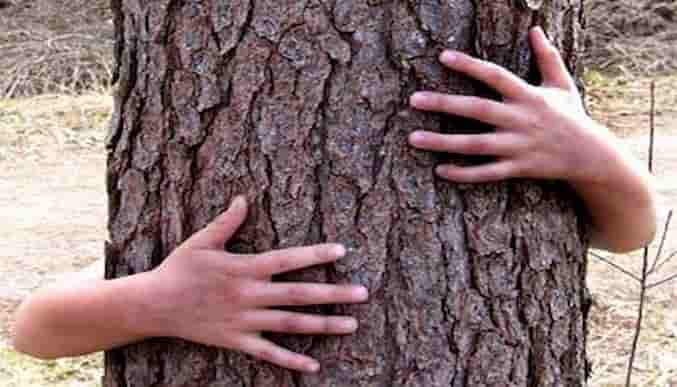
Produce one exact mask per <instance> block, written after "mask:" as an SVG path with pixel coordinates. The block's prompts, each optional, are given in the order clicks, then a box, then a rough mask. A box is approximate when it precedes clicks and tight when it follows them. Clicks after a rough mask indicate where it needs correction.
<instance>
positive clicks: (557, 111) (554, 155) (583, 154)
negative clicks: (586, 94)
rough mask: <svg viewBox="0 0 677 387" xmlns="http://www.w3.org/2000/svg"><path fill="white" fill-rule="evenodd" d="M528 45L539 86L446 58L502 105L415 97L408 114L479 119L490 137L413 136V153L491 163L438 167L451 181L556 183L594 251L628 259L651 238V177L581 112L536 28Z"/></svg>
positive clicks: (570, 83) (455, 56) (471, 61)
mask: <svg viewBox="0 0 677 387" xmlns="http://www.w3.org/2000/svg"><path fill="white" fill-rule="evenodd" d="M530 38H531V44H532V47H533V50H534V53H535V56H536V59H537V61H538V66H539V69H540V71H541V74H542V78H543V83H542V85H540V86H532V85H529V84H528V83H526V82H525V81H523V80H522V79H520V78H519V77H517V76H516V75H514V74H512V73H511V72H509V71H508V70H506V69H504V68H502V67H499V66H497V65H495V64H492V63H489V62H485V61H481V60H479V59H476V58H472V57H470V56H467V55H465V54H462V53H459V52H452V51H445V52H444V53H442V55H441V56H440V61H441V62H442V63H443V64H444V65H446V66H447V67H448V68H450V69H451V70H454V71H458V72H461V73H463V74H465V75H467V76H469V77H472V78H475V79H477V80H479V81H482V82H484V83H486V84H487V85H489V86H490V87H492V88H494V89H495V90H496V91H498V92H499V93H501V94H502V95H503V101H493V100H489V99H483V98H478V97H470V96H459V95H447V94H441V93H433V92H419V93H415V94H414V95H412V97H411V104H412V106H413V107H415V108H418V109H421V110H426V111H434V112H441V113H447V114H453V115H456V116H462V117H466V118H472V119H475V120H479V121H482V122H485V123H488V124H491V125H493V126H495V127H496V131H495V132H494V133H487V134H474V135H449V134H440V133H433V132H428V131H417V132H414V133H412V134H411V136H410V139H409V140H410V143H411V145H412V146H414V147H416V148H420V149H424V150H430V151H436V152H448V153H456V154H467V155H490V156H496V161H494V162H490V163H488V164H484V165H481V166H472V167H459V166H456V165H451V164H448V165H440V166H438V167H437V169H436V173H437V174H438V175H439V176H440V177H442V178H444V179H448V180H451V181H456V182H463V183H480V182H489V181H498V180H505V179H510V178H533V179H554V180H557V179H561V180H564V181H566V182H568V183H569V184H570V185H571V186H572V187H573V188H574V190H575V191H576V192H577V194H578V195H579V196H580V197H581V198H582V199H583V202H584V203H585V206H586V207H587V209H588V211H589V213H590V215H591V218H592V223H593V235H592V244H593V246H594V247H597V248H601V249H605V250H609V251H612V252H627V251H630V250H634V249H637V248H640V247H643V246H645V245H646V244H648V243H650V242H651V241H652V240H653V238H654V235H655V232H656V205H655V191H654V187H653V186H654V184H653V181H652V180H653V178H652V176H651V175H650V174H649V172H648V170H647V169H646V168H645V167H643V166H642V165H641V164H640V163H639V162H638V161H637V160H636V159H634V158H633V157H632V156H631V155H630V153H629V152H627V151H624V150H623V149H622V146H621V145H620V142H619V141H618V139H617V138H616V137H615V136H614V135H613V134H612V133H611V132H610V131H609V130H607V129H606V128H604V127H602V126H601V125H599V124H597V123H596V122H594V121H593V120H592V119H591V118H590V117H589V116H588V115H587V114H586V112H585V109H584V108H583V103H582V99H581V96H580V94H579V92H578V89H577V88H576V85H575V83H574V80H573V79H572V78H571V76H570V75H569V72H568V71H567V68H566V65H565V64H564V62H563V60H562V58H561V57H560V55H559V52H558V51H557V49H556V48H555V47H554V46H553V45H552V44H551V43H550V42H549V40H548V39H547V38H546V36H545V34H544V33H543V30H542V29H540V28H538V27H536V28H534V29H533V30H532V31H531V32H530Z"/></svg>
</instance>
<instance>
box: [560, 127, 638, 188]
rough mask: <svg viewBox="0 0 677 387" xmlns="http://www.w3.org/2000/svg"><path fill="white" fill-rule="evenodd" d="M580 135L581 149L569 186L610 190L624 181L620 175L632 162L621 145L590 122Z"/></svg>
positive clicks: (576, 157) (574, 163)
mask: <svg viewBox="0 0 677 387" xmlns="http://www.w3.org/2000/svg"><path fill="white" fill-rule="evenodd" d="M585 127H586V128H587V129H586V130H585V131H583V133H582V134H581V136H580V137H581V138H580V142H581V146H580V147H578V148H577V152H574V154H573V155H572V156H573V158H574V160H573V161H572V162H571V167H570V168H569V170H570V171H571V174H570V176H569V178H568V181H569V183H570V184H571V185H572V186H574V188H584V187H587V188H592V189H594V187H598V188H603V187H609V186H612V185H614V184H617V183H619V182H622V181H623V177H622V176H621V175H623V174H626V173H627V171H628V168H633V167H634V166H633V165H632V164H633V162H632V160H631V157H629V154H625V152H626V150H625V147H624V145H623V144H622V143H621V141H620V140H619V139H618V138H617V137H616V136H615V135H614V134H613V133H612V132H611V131H609V130H608V129H607V128H606V127H604V126H602V125H600V124H598V123H596V122H595V121H592V120H590V121H589V122H588V123H587V124H586V125H585Z"/></svg>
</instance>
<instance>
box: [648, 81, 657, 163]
mask: <svg viewBox="0 0 677 387" xmlns="http://www.w3.org/2000/svg"><path fill="white" fill-rule="evenodd" d="M649 125H650V128H651V132H650V133H649V172H651V173H653V157H654V144H655V139H656V81H655V80H652V81H651V112H650V113H649Z"/></svg>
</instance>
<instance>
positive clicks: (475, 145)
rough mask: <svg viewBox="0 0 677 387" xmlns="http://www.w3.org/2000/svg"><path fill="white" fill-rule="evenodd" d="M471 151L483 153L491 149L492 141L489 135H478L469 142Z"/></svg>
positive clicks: (468, 145)
mask: <svg viewBox="0 0 677 387" xmlns="http://www.w3.org/2000/svg"><path fill="white" fill-rule="evenodd" d="M467 149H468V151H470V152H471V153H476V154H483V153H487V152H489V151H490V150H491V141H490V140H489V138H488V137H487V136H482V135H476V136H474V137H473V138H472V139H471V140H470V141H469V142H468V144H467Z"/></svg>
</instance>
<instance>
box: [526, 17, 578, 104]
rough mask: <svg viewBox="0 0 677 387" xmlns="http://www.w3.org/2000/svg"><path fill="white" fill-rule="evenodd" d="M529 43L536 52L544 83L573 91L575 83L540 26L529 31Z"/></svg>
mask: <svg viewBox="0 0 677 387" xmlns="http://www.w3.org/2000/svg"><path fill="white" fill-rule="evenodd" d="M530 37H531V45H532V48H533V50H534V53H535V54H536V61H537V62H538V69H539V70H540V72H541V76H542V77H543V81H544V82H545V84H546V85H549V86H554V87H559V88H562V89H565V90H568V91H575V90H577V89H576V83H575V82H574V80H573V78H572V77H571V75H569V69H567V66H566V64H565V63H564V60H563V59H562V56H561V55H560V53H559V51H558V50H557V48H556V47H555V46H554V45H553V44H552V43H551V42H550V40H549V39H548V37H547V36H545V32H543V29H542V28H541V27H534V28H532V29H531V31H530Z"/></svg>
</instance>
